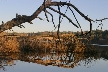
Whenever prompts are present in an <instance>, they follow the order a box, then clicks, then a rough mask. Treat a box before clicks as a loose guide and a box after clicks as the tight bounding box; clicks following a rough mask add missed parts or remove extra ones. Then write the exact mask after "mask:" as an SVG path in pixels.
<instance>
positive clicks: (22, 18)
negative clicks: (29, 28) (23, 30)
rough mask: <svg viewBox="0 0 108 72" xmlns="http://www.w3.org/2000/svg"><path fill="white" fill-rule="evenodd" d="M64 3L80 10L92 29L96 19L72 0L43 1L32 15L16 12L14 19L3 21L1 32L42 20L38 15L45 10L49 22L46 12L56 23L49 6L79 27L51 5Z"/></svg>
mask: <svg viewBox="0 0 108 72" xmlns="http://www.w3.org/2000/svg"><path fill="white" fill-rule="evenodd" d="M64 5H66V6H67V7H72V8H73V9H75V11H76V12H78V13H79V14H80V15H81V16H82V17H83V18H84V19H85V20H87V21H89V22H90V27H91V28H90V31H91V30H92V21H93V22H94V20H92V19H90V18H88V17H87V16H86V15H84V14H83V13H82V12H81V11H80V10H79V9H78V8H77V7H75V6H74V5H73V4H71V3H70V2H69V3H67V2H61V1H60V2H51V3H50V4H48V3H45V2H43V4H42V5H41V6H40V7H39V8H38V9H37V10H36V11H35V12H34V13H33V14H32V15H30V16H27V15H18V14H16V17H15V18H13V19H12V20H10V21H7V22H6V23H4V22H3V21H2V24H1V25H0V33H1V32H3V31H5V30H8V29H12V27H14V26H20V25H21V24H22V23H25V22H28V23H30V24H33V23H32V20H34V19H35V18H39V19H40V20H43V19H42V18H40V17H38V15H39V14H40V13H41V12H42V11H44V12H45V16H46V18H47V21H48V22H49V20H48V16H47V14H46V13H48V14H50V15H51V16H52V23H53V24H54V21H53V14H51V13H49V12H48V11H46V8H49V9H50V10H52V11H54V12H56V13H58V14H60V15H62V16H63V17H65V18H66V19H68V20H69V22H71V23H72V24H73V25H74V26H76V27H77V28H78V27H79V26H77V25H76V24H75V23H73V22H72V20H71V19H70V18H69V17H68V16H67V15H66V14H63V13H62V12H60V11H58V10H56V9H54V8H52V7H51V6H61V7H63V6H64ZM105 19H108V18H104V19H101V20H105ZM96 21H100V20H96ZM54 27H55V24H54Z"/></svg>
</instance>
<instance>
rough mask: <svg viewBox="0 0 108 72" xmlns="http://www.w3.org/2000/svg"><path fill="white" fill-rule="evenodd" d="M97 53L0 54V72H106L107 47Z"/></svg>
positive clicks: (99, 47)
mask: <svg viewBox="0 0 108 72" xmlns="http://www.w3.org/2000/svg"><path fill="white" fill-rule="evenodd" d="M96 48H98V49H100V50H102V51H99V52H97V53H95V52H94V53H72V52H66V53H59V52H56V53H46V52H44V53H33V52H30V53H20V54H19V53H5V54H3V53H0V72H108V47H107V46H97V47H96Z"/></svg>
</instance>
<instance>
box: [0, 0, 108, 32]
mask: <svg viewBox="0 0 108 72" xmlns="http://www.w3.org/2000/svg"><path fill="white" fill-rule="evenodd" d="M43 1H44V0H0V22H2V21H4V22H7V21H9V20H11V19H12V18H15V17H16V13H18V14H20V15H28V16H29V15H31V14H32V13H34V12H35V11H36V10H37V9H38V7H39V6H40V5H41V4H42V3H43ZM52 1H60V0H52ZM61 1H66V0H61ZM67 1H69V0H67ZM70 1H71V3H72V4H73V5H75V6H76V7H77V8H78V9H79V10H80V11H81V12H83V13H84V14H85V15H88V17H90V18H92V19H93V20H95V19H101V18H106V17H108V8H107V7H108V0H70ZM54 8H56V9H57V7H54ZM65 10H66V6H65V7H62V9H61V11H62V12H63V13H64V12H65ZM48 11H50V12H51V13H52V14H53V15H54V21H55V24H56V25H57V24H58V14H57V13H54V12H53V11H51V10H48ZM74 12H75V10H74ZM66 15H67V16H69V17H70V18H72V20H73V22H75V23H76V21H75V19H74V17H73V15H72V13H71V11H69V10H68V12H67V13H66ZM75 15H76V17H77V19H78V21H79V23H80V24H81V26H82V29H83V30H89V23H88V22H87V21H85V20H84V19H83V18H82V17H81V16H80V15H79V14H78V13H76V12H75ZM39 16H40V17H41V18H43V19H44V21H41V20H39V19H37V18H36V19H34V20H33V21H32V22H33V24H32V25H31V24H29V23H24V24H23V25H24V26H25V27H26V28H22V29H21V28H18V27H14V28H13V30H14V32H38V31H52V30H54V27H53V23H52V22H50V23H48V22H47V20H46V19H45V15H44V13H43V12H42V13H41V14H40V15H39ZM49 19H50V21H51V17H50V15H49ZM107 23H108V20H106V21H104V22H103V24H104V25H103V30H106V29H108V24H107ZM0 24H1V23H0ZM61 24H62V25H61V27H60V31H78V30H80V29H78V28H76V27H74V26H73V25H72V24H70V23H69V22H68V20H67V19H66V18H64V19H63V21H62V23H61ZM97 26H98V24H96V23H93V29H96V28H97ZM8 31H9V30H8Z"/></svg>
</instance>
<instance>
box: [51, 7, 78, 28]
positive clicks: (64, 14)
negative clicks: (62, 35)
mask: <svg viewBox="0 0 108 72" xmlns="http://www.w3.org/2000/svg"><path fill="white" fill-rule="evenodd" d="M49 9H51V10H53V11H54V12H57V13H59V14H61V15H63V16H64V17H66V18H67V19H68V20H69V22H71V23H72V24H73V25H74V26H76V27H77V28H79V27H78V26H77V25H76V24H74V23H73V22H72V20H71V19H70V18H69V17H68V16H66V15H65V14H63V13H61V12H59V11H57V10H55V9H54V8H52V7H49Z"/></svg>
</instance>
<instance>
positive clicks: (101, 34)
mask: <svg viewBox="0 0 108 72" xmlns="http://www.w3.org/2000/svg"><path fill="white" fill-rule="evenodd" d="M87 32H88V31H83V33H87ZM65 34H74V35H80V34H81V32H80V31H77V32H73V31H62V32H59V35H65ZM4 35H10V36H14V35H18V36H53V35H57V32H56V31H55V32H51V31H44V32H31V33H24V32H23V33H17V32H12V33H8V32H2V33H0V36H4ZM79 37H84V38H86V37H91V38H92V39H94V38H97V39H108V30H104V31H102V30H92V33H91V35H90V34H88V35H85V36H79Z"/></svg>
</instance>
